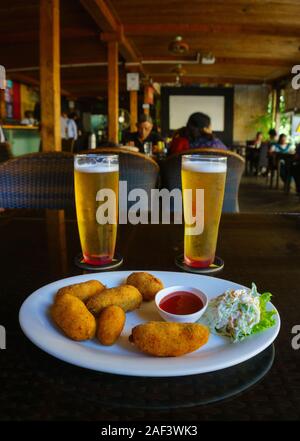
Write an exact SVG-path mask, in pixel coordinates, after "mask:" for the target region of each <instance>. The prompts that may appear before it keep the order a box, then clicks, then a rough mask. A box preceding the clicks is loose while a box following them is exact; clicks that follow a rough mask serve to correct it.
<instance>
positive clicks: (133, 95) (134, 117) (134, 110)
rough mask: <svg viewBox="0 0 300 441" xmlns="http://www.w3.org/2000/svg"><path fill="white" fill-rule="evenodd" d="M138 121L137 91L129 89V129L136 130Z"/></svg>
mask: <svg viewBox="0 0 300 441" xmlns="http://www.w3.org/2000/svg"><path fill="white" fill-rule="evenodd" d="M137 121H138V92H137V90H131V91H130V131H131V132H136V130H137Z"/></svg>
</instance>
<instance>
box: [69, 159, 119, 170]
mask: <svg viewBox="0 0 300 441" xmlns="http://www.w3.org/2000/svg"><path fill="white" fill-rule="evenodd" d="M74 168H75V170H76V171H79V172H81V173H108V172H110V173H111V172H117V171H119V164H115V163H114V164H113V163H111V162H97V161H94V162H93V161H91V162H89V163H87V162H86V161H83V162H82V163H81V164H80V162H79V161H75V164H74Z"/></svg>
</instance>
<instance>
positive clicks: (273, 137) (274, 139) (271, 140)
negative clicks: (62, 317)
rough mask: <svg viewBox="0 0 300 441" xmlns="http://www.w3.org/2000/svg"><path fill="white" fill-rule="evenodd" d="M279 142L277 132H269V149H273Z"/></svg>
mask: <svg viewBox="0 0 300 441" xmlns="http://www.w3.org/2000/svg"><path fill="white" fill-rule="evenodd" d="M277 142H278V140H277V132H276V130H275V129H270V130H269V140H268V144H269V147H272V146H273V145H275V144H277Z"/></svg>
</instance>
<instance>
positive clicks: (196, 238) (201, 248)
mask: <svg viewBox="0 0 300 441" xmlns="http://www.w3.org/2000/svg"><path fill="white" fill-rule="evenodd" d="M226 170H227V165H226V158H220V157H214V156H203V155H184V156H183V157H182V170H181V177H182V191H183V208H184V216H185V220H186V218H187V215H189V216H191V215H192V216H193V217H194V218H196V216H197V215H198V217H199V214H200V215H201V216H202V217H203V216H204V219H202V221H203V220H204V224H203V231H202V232H201V233H200V234H190V232H191V227H192V228H195V225H196V222H194V223H193V224H191V225H187V223H186V222H185V227H184V261H185V263H186V264H187V265H189V266H191V267H198V268H207V267H209V265H211V264H212V263H213V261H214V259H215V252H216V246H217V238H218V230H219V223H220V218H221V212H222V205H223V199H224V189H225V180H226ZM186 189H190V190H191V191H192V198H191V200H190V199H188V198H187V194H186V195H185V191H184V190H186ZM197 189H203V190H204V194H203V196H204V206H203V201H202V205H201V213H199V210H200V208H199V207H200V203H199V204H198V205H197V203H196V190H197ZM202 209H203V211H202ZM197 210H198V213H197Z"/></svg>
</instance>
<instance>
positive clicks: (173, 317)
mask: <svg viewBox="0 0 300 441" xmlns="http://www.w3.org/2000/svg"><path fill="white" fill-rule="evenodd" d="M179 291H186V292H190V293H192V294H195V295H196V296H197V297H199V298H200V299H201V301H202V303H203V307H202V308H201V309H199V311H196V312H194V313H193V314H184V315H182V314H172V313H170V312H167V311H164V310H163V309H161V307H160V306H159V304H160V302H161V301H162V299H163V298H164V297H166V296H168V295H169V294H175V293H176V292H179ZM155 304H156V307H157V310H158V312H159V314H160V316H161V317H162V318H163V319H164V320H166V321H167V322H176V323H194V322H196V321H197V320H199V318H200V317H201V316H202V314H203V313H204V312H205V310H206V308H207V305H208V298H207V296H206V294H204V292H202V291H200V290H199V289H197V288H192V287H190V286H180V285H178V286H170V287H169V288H164V289H161V290H160V291H158V293H157V294H156V296H155Z"/></svg>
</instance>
